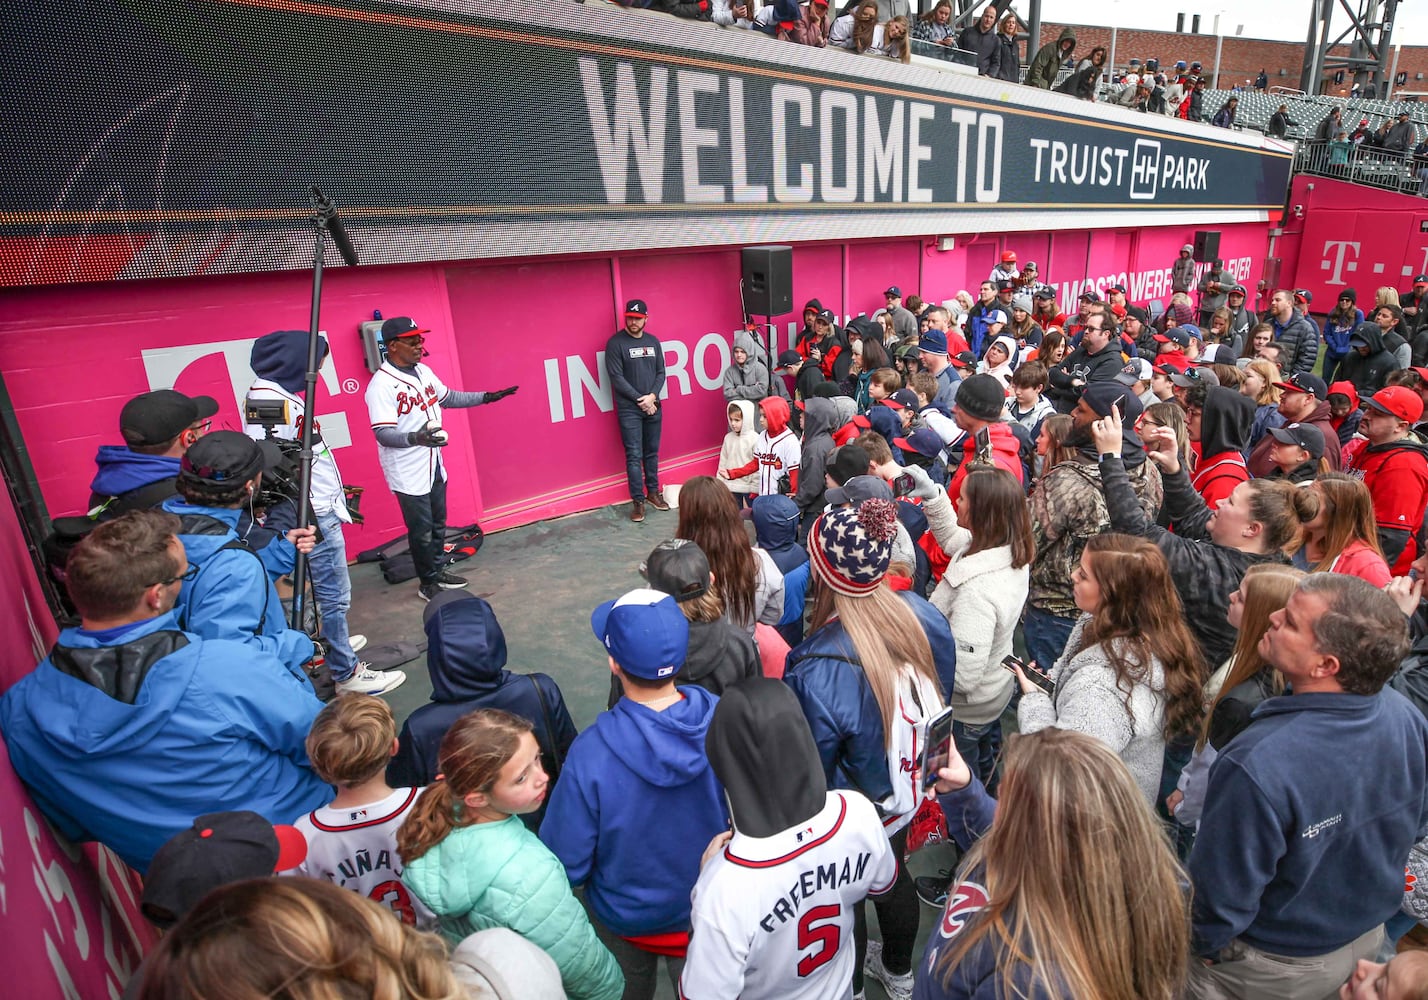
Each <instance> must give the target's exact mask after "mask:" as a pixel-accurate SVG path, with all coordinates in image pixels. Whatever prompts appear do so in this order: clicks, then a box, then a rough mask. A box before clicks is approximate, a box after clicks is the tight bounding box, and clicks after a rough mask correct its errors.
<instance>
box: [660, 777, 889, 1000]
mask: <svg viewBox="0 0 1428 1000" xmlns="http://www.w3.org/2000/svg"><path fill="white" fill-rule="evenodd" d="M896 878H897V858H896V856H895V855H894V854H893V850H892V847H891V845H890V844H889V842H888V835H887V834H886V833H885V832H884V831H883V825H882V823H881V822H880V821H879V820H878V813H877V810H876V809H875V808H873V804H872V803H871V802H869V801H868V800H867V799H866V798H864V797H863V796H862V795H860V794H858V793H857V792H853V791H843V790H838V791H831V792H829V793H828V797H827V799H826V801H825V803H824V806H823V809H822V810H821V811H820V812H819V813H818V814H817V815H816V816H814V817H813V818H812V819H810V820H809V821H808V822H807V823H806V824H804V825H803V826H800V827H797V828H794V829H789V830H784V831H781V832H780V833H777V834H774V835H773V836H772V837H746V836H744V835H743V834H741V833H738V832H737V831H736V832H735V833H734V837H733V839H732V840H731V841H730V842H729V843H728V845H727V846H726V847H725V848H724V850H723V851H721V852H720V853H719V854H717V855H716V856H715V857H713V858H711V859H710V860H709V863H708V864H706V865H705V866H704V869H703V870H702V871H701V872H700V873H699V881H698V882H696V883H695V885H694V895H693V901H694V911H693V916H692V924H693V931H692V934H691V936H690V941H689V952H688V959H687V961H686V962H685V966H684V972H683V974H682V975H681V976H680V979H679V994H680V997H681V998H683V1000H725V998H728V1000H732V998H734V997H739V998H742V1000H765V998H768V1000H774V998H777V1000H848V998H850V997H851V996H852V995H853V959H854V949H853V915H854V912H855V911H856V909H857V907H859V906H862V905H863V901H864V900H865V899H866V898H867V897H868V896H869V895H875V896H876V895H881V894H883V893H885V892H887V891H888V890H890V889H891V888H892V886H893V882H894V880H895V879H896Z"/></svg>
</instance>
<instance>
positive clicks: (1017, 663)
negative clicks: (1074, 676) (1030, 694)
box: [1002, 656, 1056, 694]
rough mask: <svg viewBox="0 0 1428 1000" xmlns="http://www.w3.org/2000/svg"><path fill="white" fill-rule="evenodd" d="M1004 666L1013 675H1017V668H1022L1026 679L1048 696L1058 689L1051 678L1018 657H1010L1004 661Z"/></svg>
mask: <svg viewBox="0 0 1428 1000" xmlns="http://www.w3.org/2000/svg"><path fill="white" fill-rule="evenodd" d="M1002 666H1004V667H1006V668H1007V669H1008V670H1010V671H1011V672H1012V673H1016V668H1017V667H1020V668H1021V672H1022V673H1023V674H1025V675H1026V679H1027V680H1029V681H1031V683H1033V684H1035V685H1036V686H1037V687H1039V688H1041V690H1043V691H1045V692H1046V693H1047V694H1051V692H1052V691H1053V690H1055V688H1056V685H1055V684H1054V683H1052V680H1051V678H1050V677H1048V676H1046V675H1045V674H1044V673H1042V672H1041V671H1040V670H1037V669H1036V668H1035V667H1032V666H1028V665H1027V664H1026V662H1025V661H1024V660H1022V659H1021V658H1020V657H1018V656H1008V657H1007V658H1006V659H1004V660H1002Z"/></svg>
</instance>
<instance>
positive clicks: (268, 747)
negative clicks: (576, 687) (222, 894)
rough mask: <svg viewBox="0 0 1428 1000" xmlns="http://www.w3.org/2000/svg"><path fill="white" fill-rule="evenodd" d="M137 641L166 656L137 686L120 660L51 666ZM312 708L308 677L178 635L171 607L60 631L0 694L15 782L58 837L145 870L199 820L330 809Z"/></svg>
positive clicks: (280, 818) (133, 649)
mask: <svg viewBox="0 0 1428 1000" xmlns="http://www.w3.org/2000/svg"><path fill="white" fill-rule="evenodd" d="M164 632H166V633H168V634H167V635H156V633H164ZM144 640H148V642H149V643H151V644H165V645H161V646H157V647H156V646H155V645H149V646H148V648H149V649H154V648H158V649H159V651H160V652H162V651H163V650H166V649H171V650H172V651H170V652H168V653H167V655H163V656H161V657H160V658H157V659H154V660H153V662H152V663H150V664H149V667H148V671H147V673H145V674H144V675H143V677H142V679H141V680H139V682H138V686H137V689H130V685H131V684H132V682H133V675H132V674H131V673H129V672H128V671H126V670H124V669H122V667H123V666H132V663H130V662H129V660H128V659H126V661H125V662H124V663H123V664H118V655H119V654H115V658H114V659H113V660H111V661H109V662H108V663H107V665H106V663H105V662H103V661H102V660H101V661H100V663H99V666H98V669H95V670H92V671H84V673H85V674H86V676H84V677H81V676H76V675H75V674H73V673H67V672H65V671H64V670H62V669H60V668H59V667H57V666H56V665H55V662H54V660H55V658H56V656H57V654H58V653H60V651H63V650H75V651H79V652H78V655H80V656H88V657H89V658H90V659H91V660H92V659H93V655H92V654H88V653H87V652H86V651H89V650H98V649H112V648H117V647H126V648H125V649H124V655H125V656H126V657H127V658H129V659H132V658H133V657H135V656H136V655H137V656H140V657H142V655H143V651H144V648H145V645H146V644H145V642H144ZM155 655H157V654H155ZM145 662H148V661H145ZM116 664H118V667H119V668H118V669H116ZM106 666H107V669H106ZM321 709H322V703H321V702H320V701H318V700H317V698H316V697H315V696H314V695H313V693H312V688H311V686H309V685H308V683H307V682H306V681H305V680H303V681H299V680H298V679H297V678H295V677H293V676H292V674H290V673H289V672H288V671H286V670H284V669H283V668H282V667H281V666H279V665H278V664H277V663H276V662H274V661H273V660H271V659H269V658H267V657H259V656H255V655H254V653H253V650H252V649H250V648H248V647H246V646H242V645H239V644H238V643H236V642H223V641H212V640H205V639H203V638H201V637H199V636H197V635H193V634H191V633H184V632H181V631H180V630H179V625H178V620H177V616H176V615H175V613H174V612H172V611H170V612H168V613H166V614H163V615H159V616H158V617H156V618H151V619H148V620H146V621H142V622H138V623H136V624H134V625H130V626H122V627H120V628H115V629H107V630H105V631H103V632H87V631H84V630H82V629H76V628H70V629H65V630H64V631H63V632H61V633H60V636H59V640H58V641H57V642H56V644H55V650H54V651H52V652H51V655H50V656H47V657H46V658H45V659H44V660H42V661H40V664H39V665H38V666H37V667H35V669H34V670H33V671H31V672H30V673H29V674H27V675H25V676H24V677H23V678H21V679H20V681H19V682H18V683H16V684H15V686H14V687H12V688H10V690H9V691H7V692H5V695H4V696H3V697H0V730H3V731H4V734H5V745H6V747H7V749H8V750H9V753H10V763H11V764H12V765H13V766H14V768H15V773H16V774H18V775H19V776H20V778H21V780H23V781H24V782H25V784H26V785H27V786H29V789H30V793H31V794H32V795H33V796H34V799H35V802H36V803H37V804H38V805H39V807H40V809H41V810H42V811H43V812H44V814H45V815H46V816H47V817H49V819H50V820H51V822H53V823H54V824H55V826H56V827H57V828H58V829H59V831H60V832H61V833H62V834H64V835H65V836H66V837H68V838H69V839H71V840H76V841H79V840H97V841H99V842H100V843H102V844H105V845H106V846H108V847H110V848H112V849H113V850H114V851H115V853H117V854H118V855H119V856H120V857H121V858H123V859H124V862H125V863H126V864H128V865H129V866H131V867H132V868H134V869H135V870H137V871H138V872H140V873H141V874H142V873H143V872H145V871H146V870H147V869H148V867H149V861H150V860H151V859H152V858H153V856H154V852H155V851H157V850H158V849H159V847H160V846H161V845H162V844H163V843H164V841H166V840H168V839H169V838H170V837H172V836H173V835H174V834H175V833H178V832H179V831H180V830H183V829H186V828H187V827H189V826H190V825H191V824H192V823H193V818H194V817H195V816H198V815H201V814H204V813H211V812H223V811H228V810H235V809H250V810H252V811H254V812H256V813H260V814H261V815H262V816H263V817H264V818H266V819H268V820H269V821H271V822H274V823H290V822H292V820H293V817H295V816H301V815H302V814H303V813H306V812H310V811H311V810H313V809H316V808H318V807H319V806H323V805H326V804H327V803H328V801H329V800H330V799H331V798H332V789H331V788H329V787H328V786H327V784H326V783H325V782H323V781H322V779H321V778H319V777H318V776H317V775H316V774H314V773H313V771H312V770H311V768H310V766H309V764H308V761H307V751H306V750H305V749H304V748H303V741H304V740H305V739H306V738H307V731H308V729H309V728H310V727H311V726H312V720H313V719H314V718H315V717H316V716H317V713H318V712H319V711H320V710H321Z"/></svg>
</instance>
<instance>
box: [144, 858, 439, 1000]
mask: <svg viewBox="0 0 1428 1000" xmlns="http://www.w3.org/2000/svg"><path fill="white" fill-rule="evenodd" d="M140 995H141V996H143V997H145V998H146V1000H188V998H190V997H203V998H204V1000H265V998H269V997H271V998H274V1000H347V998H350V997H363V998H368V997H370V998H371V1000H465V997H466V993H465V991H464V990H463V989H462V987H461V985H460V983H458V982H457V980H456V977H455V975H454V974H453V973H452V971H451V966H450V965H449V964H448V962H447V953H446V945H445V943H444V942H443V941H442V940H441V938H439V937H437V936H436V935H435V934H425V933H422V932H421V931H418V930H416V929H414V928H411V927H408V926H407V925H405V924H403V923H402V922H401V921H400V920H398V919H397V918H396V916H395V915H393V914H392V912H391V911H390V910H387V909H385V908H383V907H382V906H380V905H378V904H377V903H374V902H373V901H372V900H370V899H368V898H366V897H365V896H362V895H359V894H358V893H355V892H352V891H351V890H348V889H341V888H338V887H337V886H335V885H333V884H332V883H331V882H328V881H326V880H324V879H310V878H261V879H249V880H248V881H245V882H234V883H232V884H231V885H225V886H222V887H221V888H218V889H215V890H213V891H212V892H210V893H209V894H208V895H207V896H205V897H204V898H203V899H202V900H201V901H200V902H199V903H198V905H197V906H195V907H194V908H193V910H192V911H191V912H190V913H189V914H188V916H187V917H185V918H184V919H183V920H182V921H180V923H179V924H178V926H177V927H175V928H174V929H173V930H172V931H170V932H169V933H168V934H166V935H164V938H163V940H162V941H160V942H159V945H158V947H157V948H156V949H155V950H154V952H153V953H152V954H151V955H150V957H149V961H148V963H147V965H146V966H145V970H144V984H143V989H142V992H141V994H140Z"/></svg>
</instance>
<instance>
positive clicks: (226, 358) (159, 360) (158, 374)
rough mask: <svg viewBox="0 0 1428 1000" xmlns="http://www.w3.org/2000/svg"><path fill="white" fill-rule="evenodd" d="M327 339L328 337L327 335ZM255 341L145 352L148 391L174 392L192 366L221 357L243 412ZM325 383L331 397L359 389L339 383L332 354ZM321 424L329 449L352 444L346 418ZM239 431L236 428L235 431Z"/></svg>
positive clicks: (335, 415)
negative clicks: (250, 360) (249, 363)
mask: <svg viewBox="0 0 1428 1000" xmlns="http://www.w3.org/2000/svg"><path fill="white" fill-rule="evenodd" d="M324 336H326V334H324ZM257 339H258V338H256V337H247V338H244V339H241V340H219V341H215V342H213V343H209V344H183V345H180V346H178V347H157V348H152V349H149V350H145V351H144V352H143V359H144V374H145V376H146V377H147V378H148V380H149V389H150V390H151V391H152V390H156V389H172V388H174V386H175V385H177V384H178V380H179V379H180V378H182V377H183V373H184V372H186V371H187V370H188V369H189V367H190V366H192V365H193V364H195V363H196V362H198V361H201V360H203V359H204V358H211V357H213V355H215V354H218V355H222V357H223V362H224V365H225V366H226V367H227V369H228V382H229V385H230V386H231V387H232V390H233V402H234V404H235V405H236V406H237V407H238V412H239V413H240V414H241V413H242V412H243V399H244V397H245V396H247V395H248V387H249V386H250V385H252V384H253V379H254V378H255V376H254V375H253V369H252V368H250V367H249V365H248V359H249V358H250V357H251V356H252V353H253V341H255V340H257ZM318 374H319V375H321V376H322V383H323V386H324V388H326V390H327V392H328V394H329V395H332V396H337V395H341V394H342V393H343V392H349V393H353V392H357V391H358V390H359V389H360V385H359V384H358V383H357V382H356V381H355V380H353V379H347V380H346V382H345V383H339V381H338V378H337V368H336V366H335V365H334V364H333V362H332V355H331V353H329V354H328V355H327V357H326V358H324V359H323V362H322V367H321V368H320V369H319V370H318ZM319 420H321V422H322V439H323V440H324V441H326V442H327V445H328V447H330V448H345V447H347V446H348V445H349V444H351V443H352V434H351V432H350V431H349V430H348V427H347V414H345V413H343V412H341V411H340V410H336V411H333V412H330V413H322V414H320V415H319ZM235 429H236V428H235Z"/></svg>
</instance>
